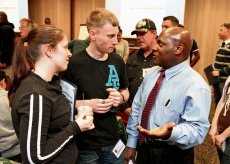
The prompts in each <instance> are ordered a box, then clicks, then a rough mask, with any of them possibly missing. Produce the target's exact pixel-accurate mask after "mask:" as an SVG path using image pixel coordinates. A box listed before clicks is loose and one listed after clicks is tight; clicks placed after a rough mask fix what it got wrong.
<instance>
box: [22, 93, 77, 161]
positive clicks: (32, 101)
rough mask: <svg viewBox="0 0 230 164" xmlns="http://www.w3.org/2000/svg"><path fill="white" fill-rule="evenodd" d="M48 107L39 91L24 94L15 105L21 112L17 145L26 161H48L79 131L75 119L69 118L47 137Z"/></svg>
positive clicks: (46, 100)
mask: <svg viewBox="0 0 230 164" xmlns="http://www.w3.org/2000/svg"><path fill="white" fill-rule="evenodd" d="M51 109H52V104H51V103H50V101H49V100H48V99H46V98H45V97H43V96H42V95H38V94H32V95H28V96H25V97H24V98H23V99H22V100H21V102H20V105H19V106H18V107H17V112H18V115H19V116H20V125H19V128H20V130H19V131H20V132H19V140H20V145H21V147H20V149H21V154H22V158H23V161H25V163H46V162H48V161H49V160H50V159H52V158H54V157H55V156H57V155H58V154H59V152H60V151H61V150H62V149H63V147H65V146H66V145H67V144H68V142H69V141H70V140H71V139H72V138H73V136H74V135H76V134H77V133H79V132H80V129H79V127H78V125H77V123H75V122H72V123H70V124H69V125H68V126H66V127H65V128H63V129H62V131H60V132H57V134H56V135H54V136H52V137H50V136H49V135H48V133H49V132H48V129H49V123H50V118H51V117H50V115H51Z"/></svg>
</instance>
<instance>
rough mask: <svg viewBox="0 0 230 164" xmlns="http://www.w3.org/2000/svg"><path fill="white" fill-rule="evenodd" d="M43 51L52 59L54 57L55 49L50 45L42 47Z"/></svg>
mask: <svg viewBox="0 0 230 164" xmlns="http://www.w3.org/2000/svg"><path fill="white" fill-rule="evenodd" d="M41 48H42V51H43V52H44V54H45V55H46V56H47V57H48V58H50V57H51V56H52V53H53V48H52V47H51V46H50V44H45V45H43V46H42V47H41Z"/></svg>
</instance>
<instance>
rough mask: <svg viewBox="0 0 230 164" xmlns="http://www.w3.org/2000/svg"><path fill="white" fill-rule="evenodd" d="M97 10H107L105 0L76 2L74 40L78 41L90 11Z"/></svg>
mask: <svg viewBox="0 0 230 164" xmlns="http://www.w3.org/2000/svg"><path fill="white" fill-rule="evenodd" d="M96 8H105V0H74V11H73V15H72V16H73V19H72V20H73V22H72V23H74V24H73V27H74V29H72V30H73V36H72V37H73V38H72V39H77V37H78V34H79V28H80V24H85V23H86V18H87V16H88V14H89V13H90V11H92V10H94V9H96Z"/></svg>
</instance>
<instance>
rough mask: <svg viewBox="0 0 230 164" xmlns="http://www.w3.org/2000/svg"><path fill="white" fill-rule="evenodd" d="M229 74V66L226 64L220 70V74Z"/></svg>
mask: <svg viewBox="0 0 230 164" xmlns="http://www.w3.org/2000/svg"><path fill="white" fill-rule="evenodd" d="M229 75H230V66H229V65H228V66H226V67H224V68H222V69H221V70H220V76H229Z"/></svg>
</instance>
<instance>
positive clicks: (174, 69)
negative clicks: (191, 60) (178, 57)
mask: <svg viewBox="0 0 230 164" xmlns="http://www.w3.org/2000/svg"><path fill="white" fill-rule="evenodd" d="M186 67H189V64H188V60H185V61H183V62H182V63H180V64H177V65H175V66H173V67H171V68H169V69H166V71H165V80H166V81H168V80H169V79H171V78H172V77H173V76H175V75H177V74H178V73H180V72H182V71H183V70H184V69H185V68H186Z"/></svg>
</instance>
